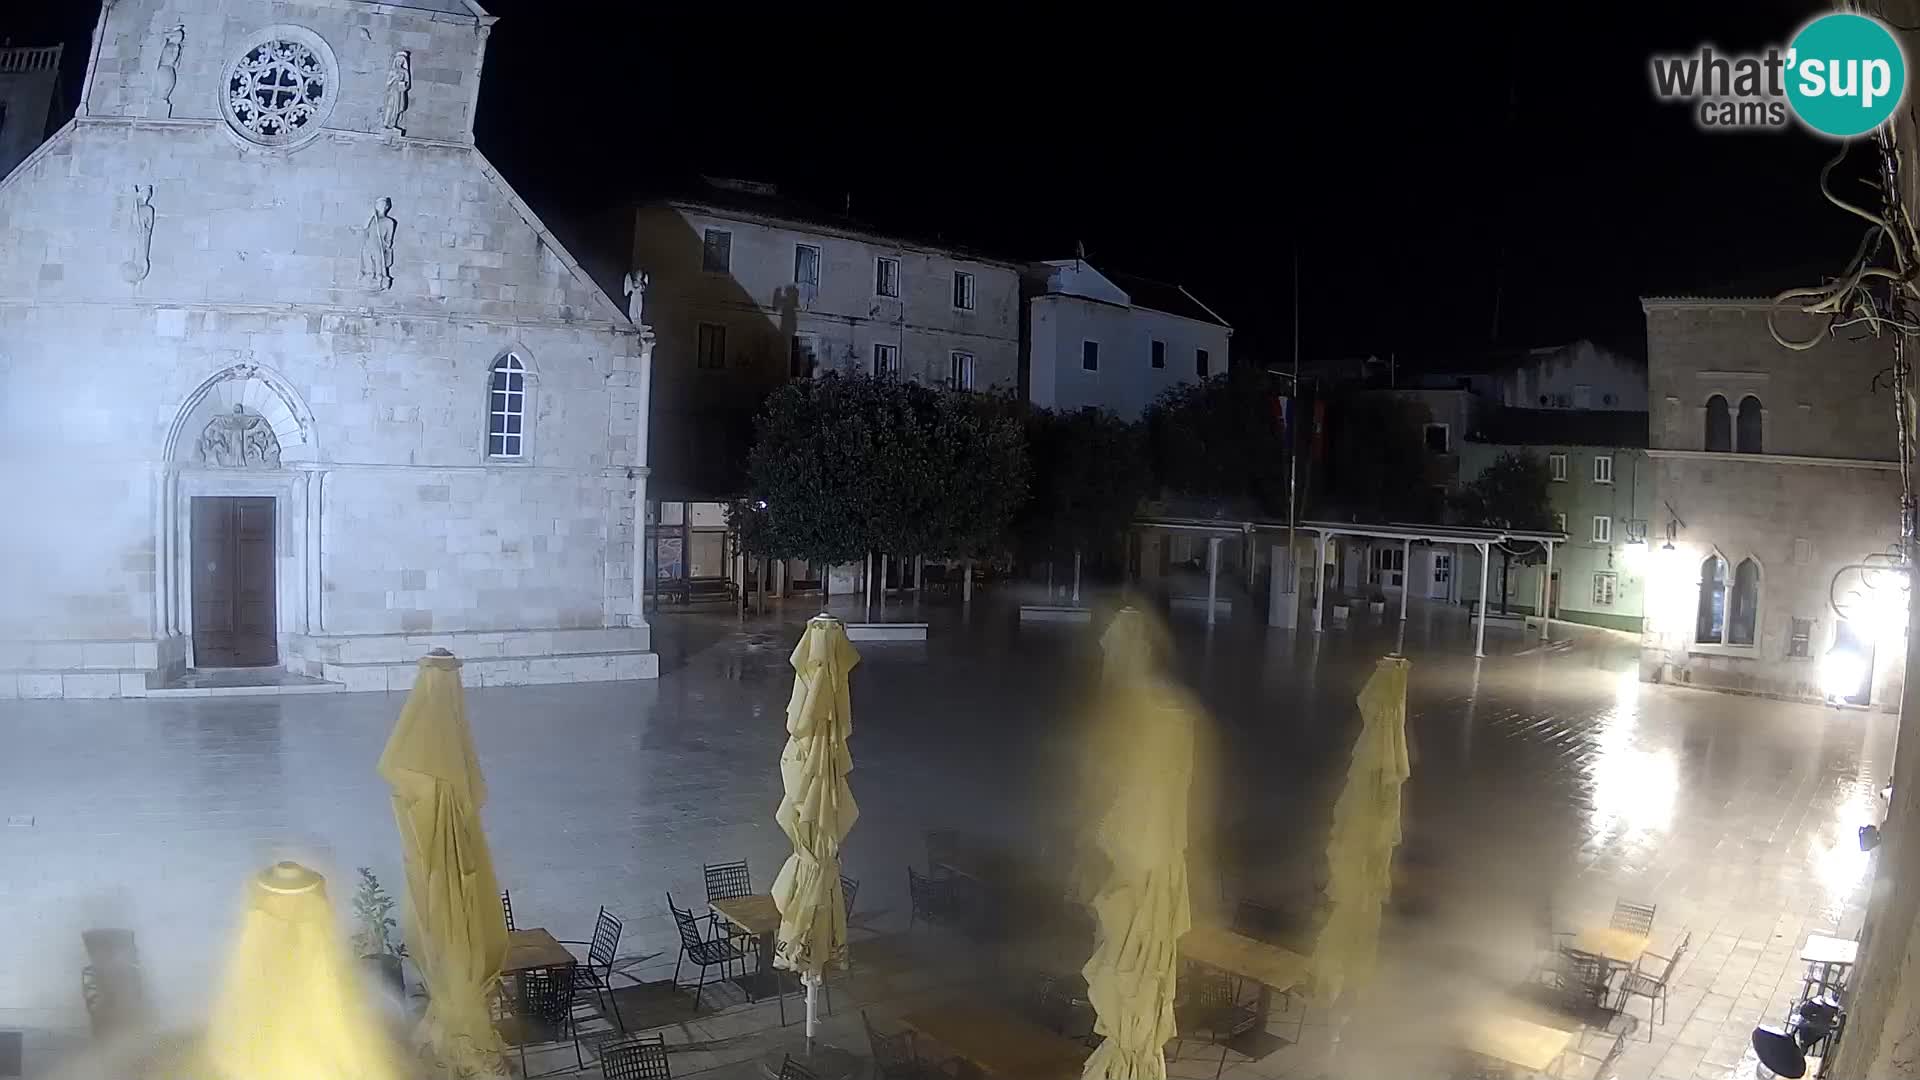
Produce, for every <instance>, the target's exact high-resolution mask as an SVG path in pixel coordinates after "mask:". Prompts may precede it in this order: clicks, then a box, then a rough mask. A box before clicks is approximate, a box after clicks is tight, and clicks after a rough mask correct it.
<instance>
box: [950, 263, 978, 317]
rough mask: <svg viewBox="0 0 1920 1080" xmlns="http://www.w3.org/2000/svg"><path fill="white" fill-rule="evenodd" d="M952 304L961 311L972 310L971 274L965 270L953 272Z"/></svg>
mask: <svg viewBox="0 0 1920 1080" xmlns="http://www.w3.org/2000/svg"><path fill="white" fill-rule="evenodd" d="M953 306H954V307H957V308H959V309H960V310H961V311H972V310H973V275H972V274H969V273H967V272H966V271H965V270H955V271H954V272H953Z"/></svg>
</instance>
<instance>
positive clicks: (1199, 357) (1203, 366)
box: [1193, 349, 1213, 379]
mask: <svg viewBox="0 0 1920 1080" xmlns="http://www.w3.org/2000/svg"><path fill="white" fill-rule="evenodd" d="M1193 371H1194V374H1196V375H1198V376H1200V377H1201V378H1203V379H1204V378H1206V377H1207V376H1209V375H1211V374H1213V363H1212V361H1211V360H1210V359H1208V357H1207V350H1205V349H1195V350H1193Z"/></svg>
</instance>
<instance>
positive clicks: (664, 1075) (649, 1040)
mask: <svg viewBox="0 0 1920 1080" xmlns="http://www.w3.org/2000/svg"><path fill="white" fill-rule="evenodd" d="M600 1075H601V1077H602V1078H603V1080H673V1067H672V1066H671V1065H669V1064H668V1061H667V1040H666V1038H665V1037H664V1036H660V1035H643V1036H640V1037H638V1038H633V1039H622V1040H620V1041H619V1042H612V1043H606V1044H603V1045H602V1046H601V1047H600Z"/></svg>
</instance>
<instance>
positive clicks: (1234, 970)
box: [1180, 924, 1309, 1061]
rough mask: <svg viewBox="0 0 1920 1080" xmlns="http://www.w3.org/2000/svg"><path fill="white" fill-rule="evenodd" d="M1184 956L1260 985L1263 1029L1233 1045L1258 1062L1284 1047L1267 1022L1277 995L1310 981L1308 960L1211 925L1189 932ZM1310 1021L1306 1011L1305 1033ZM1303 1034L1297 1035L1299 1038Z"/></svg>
mask: <svg viewBox="0 0 1920 1080" xmlns="http://www.w3.org/2000/svg"><path fill="white" fill-rule="evenodd" d="M1180 954H1181V955H1182V956H1185V957H1186V958H1187V959H1189V960H1195V961H1198V962H1200V963H1202V964H1205V965H1207V966H1208V967H1210V968H1214V969H1215V970H1218V971H1224V972H1226V973H1228V974H1230V975H1239V976H1241V977H1242V978H1247V979H1252V980H1253V981H1254V982H1255V983H1258V984H1259V986H1260V999H1259V1000H1258V1001H1257V1002H1255V1003H1254V1011H1255V1012H1257V1013H1258V1014H1259V1016H1260V1026H1259V1027H1257V1028H1255V1029H1254V1030H1252V1031H1250V1032H1248V1033H1246V1034H1245V1035H1242V1036H1240V1038H1238V1039H1235V1040H1234V1041H1233V1043H1232V1045H1233V1048H1234V1049H1236V1050H1238V1051H1239V1052H1240V1053H1241V1054H1243V1055H1245V1056H1246V1057H1248V1058H1251V1059H1253V1060H1255V1061H1258V1060H1260V1059H1261V1058H1264V1057H1266V1056H1267V1055H1268V1054H1271V1053H1273V1052H1274V1051H1275V1050H1278V1049H1279V1048H1280V1047H1281V1046H1282V1045H1283V1043H1282V1042H1281V1040H1280V1039H1279V1038H1278V1037H1277V1036H1275V1035H1272V1034H1270V1033H1269V1032H1268V1031H1267V1023H1268V1021H1269V1019H1270V1017H1271V1015H1272V1013H1273V995H1274V993H1275V992H1279V993H1286V992H1287V991H1288V990H1291V989H1293V988H1294V987H1296V986H1298V985H1300V984H1301V983H1303V982H1305V981H1306V978H1307V970H1308V966H1309V961H1308V959H1307V958H1306V957H1304V956H1301V955H1300V954H1299V953H1297V952H1294V951H1292V950H1291V949H1283V948H1281V947H1280V946H1278V945H1273V944H1270V943H1268V942H1265V941H1261V940H1259V939H1257V938H1250V937H1248V936H1246V935H1245V934H1236V933H1234V932H1233V931H1232V930H1229V929H1227V928H1226V927H1224V926H1214V925H1208V924H1202V925H1200V926H1196V927H1194V928H1193V929H1191V930H1188V931H1187V933H1186V935H1185V936H1184V937H1182V938H1181V939H1180ZM1306 1022H1307V1017H1306V1013H1305V1012H1302V1013H1301V1014H1300V1027H1301V1029H1302V1030H1303V1031H1304V1030H1305V1027H1306ZM1299 1034H1300V1033H1299V1032H1296V1033H1295V1036H1296V1038H1297V1037H1298V1035H1299Z"/></svg>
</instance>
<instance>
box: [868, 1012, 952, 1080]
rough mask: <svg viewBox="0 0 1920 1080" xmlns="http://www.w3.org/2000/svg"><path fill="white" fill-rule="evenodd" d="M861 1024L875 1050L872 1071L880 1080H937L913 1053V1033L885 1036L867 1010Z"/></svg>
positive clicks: (933, 1072) (869, 1045)
mask: <svg viewBox="0 0 1920 1080" xmlns="http://www.w3.org/2000/svg"><path fill="white" fill-rule="evenodd" d="M860 1022H861V1023H862V1024H864V1025H865V1026H866V1029H867V1046H868V1047H869V1048H871V1049H872V1050H873V1068H874V1073H875V1075H876V1076H877V1077H878V1078H879V1080H934V1077H935V1073H936V1070H935V1069H934V1068H933V1067H932V1066H930V1065H928V1064H927V1063H926V1062H925V1061H923V1060H921V1058H920V1054H919V1053H918V1052H917V1051H916V1050H915V1049H914V1045H913V1032H911V1031H901V1032H898V1033H896V1034H893V1035H882V1034H881V1033H880V1032H879V1031H878V1030H877V1029H876V1028H875V1027H874V1026H873V1018H872V1017H870V1016H868V1015H867V1014H866V1011H865V1010H862V1011H861V1013H860Z"/></svg>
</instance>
